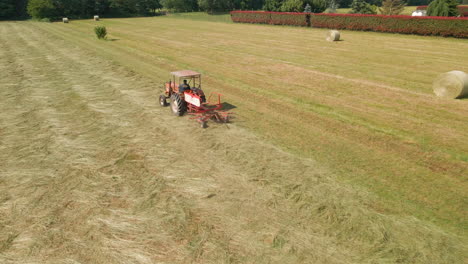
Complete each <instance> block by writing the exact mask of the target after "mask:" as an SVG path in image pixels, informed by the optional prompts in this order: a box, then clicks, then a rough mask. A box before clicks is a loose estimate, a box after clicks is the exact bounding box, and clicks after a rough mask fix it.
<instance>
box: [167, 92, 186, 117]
mask: <svg viewBox="0 0 468 264" xmlns="http://www.w3.org/2000/svg"><path fill="white" fill-rule="evenodd" d="M171 110H172V113H174V115H176V116H182V115H183V114H184V113H185V111H187V103H186V102H185V101H184V100H183V99H182V98H181V97H180V95H179V94H177V93H173V94H172V95H171Z"/></svg>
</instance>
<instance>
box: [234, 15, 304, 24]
mask: <svg viewBox="0 0 468 264" xmlns="http://www.w3.org/2000/svg"><path fill="white" fill-rule="evenodd" d="M307 17H308V18H307ZM231 19H232V21H234V22H239V23H255V24H271V25H291V26H308V25H309V26H310V23H309V24H308V23H307V21H309V19H310V15H309V14H305V13H291V12H263V11H232V12H231Z"/></svg>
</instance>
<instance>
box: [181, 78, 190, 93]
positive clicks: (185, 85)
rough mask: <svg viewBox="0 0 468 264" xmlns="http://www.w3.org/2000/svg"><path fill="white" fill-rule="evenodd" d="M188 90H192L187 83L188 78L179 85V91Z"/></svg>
mask: <svg viewBox="0 0 468 264" xmlns="http://www.w3.org/2000/svg"><path fill="white" fill-rule="evenodd" d="M187 90H190V85H189V84H188V83H187V80H184V83H182V84H180V85H179V93H183V92H185V91H187Z"/></svg>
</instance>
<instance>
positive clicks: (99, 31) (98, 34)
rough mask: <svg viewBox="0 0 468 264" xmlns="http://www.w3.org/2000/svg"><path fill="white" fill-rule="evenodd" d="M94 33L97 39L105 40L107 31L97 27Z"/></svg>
mask: <svg viewBox="0 0 468 264" xmlns="http://www.w3.org/2000/svg"><path fill="white" fill-rule="evenodd" d="M94 33H96V37H97V38H98V39H106V36H107V29H106V27H104V26H97V27H95V28H94Z"/></svg>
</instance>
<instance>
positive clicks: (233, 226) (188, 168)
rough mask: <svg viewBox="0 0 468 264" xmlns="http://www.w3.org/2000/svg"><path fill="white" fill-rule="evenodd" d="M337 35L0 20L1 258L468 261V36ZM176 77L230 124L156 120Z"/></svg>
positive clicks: (176, 20) (189, 24) (202, 24)
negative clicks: (226, 114)
mask: <svg viewBox="0 0 468 264" xmlns="http://www.w3.org/2000/svg"><path fill="white" fill-rule="evenodd" d="M209 19H212V18H209ZM97 23H99V24H101V25H105V26H107V29H108V31H109V32H110V38H109V41H98V40H97V39H95V37H94V36H93V27H94V26H95V25H96V24H97ZM326 32H327V31H326V30H319V29H304V28H291V27H274V26H259V25H240V24H229V23H217V22H209V21H203V18H202V17H198V19H193V20H191V19H187V18H184V19H183V17H174V16H173V17H158V18H134V19H105V20H103V21H100V22H93V21H91V20H89V21H71V23H70V24H62V23H52V24H48V23H34V22H4V23H0V98H1V101H0V133H1V134H0V160H1V161H2V163H1V164H0V262H1V263H397V262H398V263H463V262H464V260H465V259H466V257H467V256H466V252H467V249H466V246H465V245H466V242H467V236H466V233H465V231H466V187H467V185H466V175H467V169H468V156H467V153H468V143H467V141H466V131H467V130H468V122H467V117H468V101H467V100H444V99H439V98H435V97H434V96H433V95H432V88H431V81H432V79H434V78H435V77H436V76H437V75H438V74H439V73H440V72H445V71H450V70H453V69H459V70H463V71H468V69H467V68H466V61H467V60H468V54H466V53H463V52H460V51H462V50H466V49H467V48H468V42H467V41H466V40H457V39H443V38H434V37H416V36H401V35H391V34H380V33H363V32H350V31H342V35H343V39H344V41H340V42H337V43H329V42H326V41H325V34H326ZM177 69H193V70H198V71H200V72H202V73H203V74H204V79H203V81H204V87H205V89H206V90H208V91H218V92H221V93H223V94H224V96H225V101H227V102H229V103H230V104H232V105H234V106H236V107H237V108H236V109H234V111H235V113H236V116H237V118H236V119H235V120H234V121H235V122H234V123H233V124H230V125H227V126H224V125H212V126H211V127H209V128H208V129H206V130H201V129H200V128H199V127H198V126H197V124H196V123H195V122H194V121H192V120H189V119H188V118H187V117H182V118H176V117H173V116H172V115H171V114H170V113H169V109H167V108H166V109H162V108H160V107H159V105H158V103H157V96H158V95H159V91H160V87H161V83H162V81H164V80H166V79H168V75H167V73H168V72H169V71H172V70H177Z"/></svg>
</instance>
